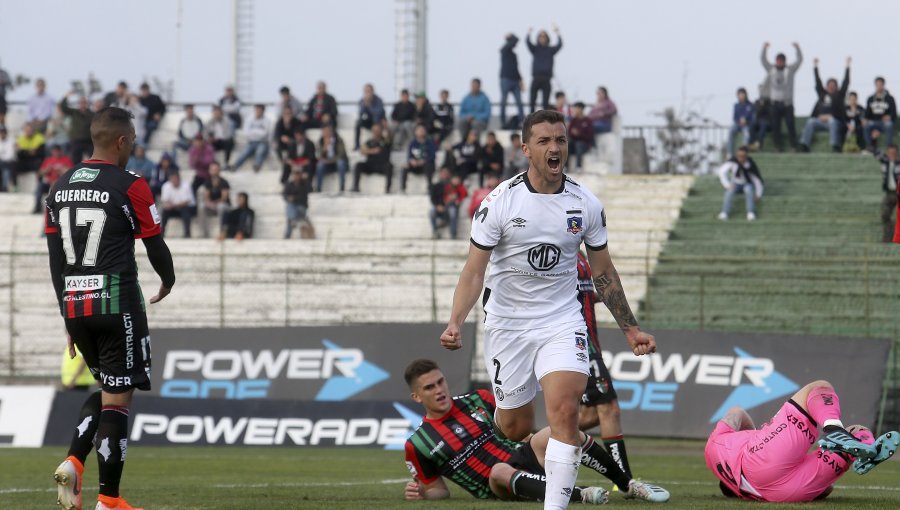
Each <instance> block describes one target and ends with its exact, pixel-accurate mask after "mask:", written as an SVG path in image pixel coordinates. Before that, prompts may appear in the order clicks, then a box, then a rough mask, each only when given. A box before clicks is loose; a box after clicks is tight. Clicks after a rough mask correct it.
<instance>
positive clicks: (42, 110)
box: [27, 78, 56, 134]
mask: <svg viewBox="0 0 900 510" xmlns="http://www.w3.org/2000/svg"><path fill="white" fill-rule="evenodd" d="M34 89H35V93H34V95H33V96H31V97H30V98H28V117H27V120H28V122H29V123H31V125H32V128H33V129H34V130H35V131H36V132H38V133H41V134H43V133H44V131H46V130H47V121H49V120H50V117H52V116H53V112H54V110H56V100H54V99H53V98H52V97H51V96H50V94H48V93H47V83H46V82H45V81H44V79H43V78H38V79H37V81H35V82H34Z"/></svg>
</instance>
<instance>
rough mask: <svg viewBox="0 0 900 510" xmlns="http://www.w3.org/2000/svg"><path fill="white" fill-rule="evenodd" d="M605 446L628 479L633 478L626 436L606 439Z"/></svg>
mask: <svg viewBox="0 0 900 510" xmlns="http://www.w3.org/2000/svg"><path fill="white" fill-rule="evenodd" d="M603 445H604V446H606V450H607V451H608V452H609V454H610V455H611V456H612V458H613V460H615V461H616V464H618V465H619V468H620V469H622V471H624V472H625V475H626V476H628V479H629V480H630V479H631V478H633V477H632V476H631V466H629V465H628V454H627V453H625V436H622V435H619V436H613V437H604V438H603Z"/></svg>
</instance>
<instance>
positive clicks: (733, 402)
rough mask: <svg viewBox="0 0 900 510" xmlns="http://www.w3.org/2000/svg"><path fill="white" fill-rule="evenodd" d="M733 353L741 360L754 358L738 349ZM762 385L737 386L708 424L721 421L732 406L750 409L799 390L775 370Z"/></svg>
mask: <svg viewBox="0 0 900 510" xmlns="http://www.w3.org/2000/svg"><path fill="white" fill-rule="evenodd" d="M734 352H735V353H736V354H737V355H738V357H741V358H753V357H755V356H752V355H750V354H749V353H748V352H746V351H744V350H742V349H740V348H738V347H735V348H734ZM763 383H765V385H764V386H754V385H753V384H741V385H738V386H737V387H736V388H735V389H734V391H732V392H731V395H728V398H726V399H725V402H723V403H722V406H721V407H719V410H718V411H716V412H715V413H714V414H713V416H712V418H710V419H709V422H710V423H715V422H717V421H719V420H721V419H722V417H723V416H725V413H727V412H728V410H729V409H731V408H732V407H734V406H740V407H743V408H744V409H752V408H754V407H756V406H760V405H763V404H765V403H766V402H771V401H773V400H775V399H777V398H781V397H783V396H785V395H790V394H791V393H793V392H795V391H797V389H798V388H800V386H798V385H797V383H795V382H794V381H792V380H790V379H788V378H787V377H785V376H783V375H781V374H780V373H778V371H777V370H772V373H771V374H769V375H768V376H767V377H766V378H765V379H763Z"/></svg>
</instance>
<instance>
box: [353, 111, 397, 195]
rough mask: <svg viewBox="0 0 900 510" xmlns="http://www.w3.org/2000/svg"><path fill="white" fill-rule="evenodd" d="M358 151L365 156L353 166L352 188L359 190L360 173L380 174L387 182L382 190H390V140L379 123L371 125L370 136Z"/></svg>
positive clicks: (391, 170)
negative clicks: (363, 159)
mask: <svg viewBox="0 0 900 510" xmlns="http://www.w3.org/2000/svg"><path fill="white" fill-rule="evenodd" d="M360 152H361V153H362V155H363V156H365V157H366V159H365V161H360V162H359V163H357V164H356V166H355V167H353V189H352V191H355V192H357V193H358V192H359V178H360V174H367V175H368V174H381V175H384V176H385V178H386V180H387V182H386V183H385V186H384V192H385V193H390V192H391V181H392V180H393V178H394V165H392V164H391V141H390V140H389V139H388V138H387V137H386V136H385V135H384V129H383V128H382V127H381V124H374V125H373V126H372V138H370V139H368V140H367V141H366V143H365V145H363V147H362V149H360Z"/></svg>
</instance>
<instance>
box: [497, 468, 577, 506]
mask: <svg viewBox="0 0 900 510" xmlns="http://www.w3.org/2000/svg"><path fill="white" fill-rule="evenodd" d="M509 490H510V491H512V494H513V496H516V497H517V498H519V499H527V500H530V501H543V500H544V493H545V492H546V490H547V478H546V477H544V475H537V474H534V473H529V472H528V471H516V472H515V473H513V475H512V478H511V479H510V480H509ZM569 501H581V487H573V488H572V497H571V498H569Z"/></svg>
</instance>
